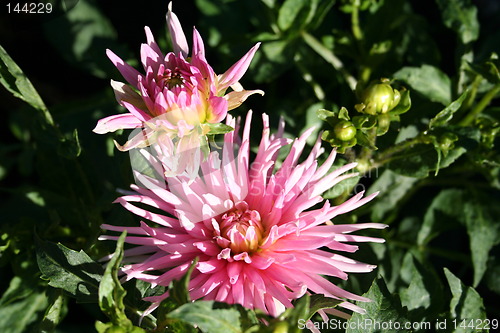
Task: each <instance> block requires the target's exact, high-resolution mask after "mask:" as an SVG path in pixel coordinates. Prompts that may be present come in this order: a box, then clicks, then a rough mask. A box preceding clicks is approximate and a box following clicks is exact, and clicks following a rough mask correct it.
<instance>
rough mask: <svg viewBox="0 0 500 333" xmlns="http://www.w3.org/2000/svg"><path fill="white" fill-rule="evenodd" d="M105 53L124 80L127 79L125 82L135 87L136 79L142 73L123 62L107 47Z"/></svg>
mask: <svg viewBox="0 0 500 333" xmlns="http://www.w3.org/2000/svg"><path fill="white" fill-rule="evenodd" d="M106 55H107V56H108V58H109V60H111V62H112V63H113V65H115V67H116V68H117V69H118V71H120V73H121V74H122V75H123V77H124V78H125V80H127V82H128V83H130V84H131V85H133V86H134V87H137V80H138V78H139V77H141V76H142V75H141V74H140V73H139V72H138V71H137V70H136V69H135V68H134V67H132V66H130V65H129V64H127V63H126V62H124V61H123V60H122V59H121V58H120V57H119V56H117V55H116V54H115V53H114V52H113V51H111V50H109V49H107V50H106Z"/></svg>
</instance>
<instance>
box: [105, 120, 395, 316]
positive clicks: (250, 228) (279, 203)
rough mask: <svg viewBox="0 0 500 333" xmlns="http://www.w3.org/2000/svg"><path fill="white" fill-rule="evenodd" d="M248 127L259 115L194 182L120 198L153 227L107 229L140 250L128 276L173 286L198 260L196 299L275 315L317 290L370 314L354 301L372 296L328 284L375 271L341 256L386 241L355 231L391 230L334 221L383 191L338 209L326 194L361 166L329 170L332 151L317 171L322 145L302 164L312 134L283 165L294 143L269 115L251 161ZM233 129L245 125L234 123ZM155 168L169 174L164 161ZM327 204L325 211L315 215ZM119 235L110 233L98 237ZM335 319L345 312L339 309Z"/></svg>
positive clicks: (173, 181) (175, 181) (132, 253)
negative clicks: (283, 152) (274, 129)
mask: <svg viewBox="0 0 500 333" xmlns="http://www.w3.org/2000/svg"><path fill="white" fill-rule="evenodd" d="M250 123H251V112H249V114H248V116H247V119H246V122H245V125H244V129H243V135H242V138H241V139H240V138H239V137H238V136H237V134H236V133H235V132H230V133H227V134H225V137H224V144H223V147H222V157H220V156H219V153H218V152H216V151H212V152H211V153H210V154H209V156H208V158H207V159H206V160H205V161H203V162H202V163H201V172H200V175H198V176H197V177H195V178H194V179H189V181H188V179H187V178H185V177H183V176H177V177H170V178H168V186H167V187H166V188H165V187H163V188H162V186H163V183H162V182H159V181H157V180H156V179H154V178H150V177H149V176H146V175H142V179H143V180H144V181H145V182H147V183H148V184H150V185H149V186H148V187H149V188H144V187H139V186H136V185H132V189H133V190H134V192H131V193H130V194H128V195H125V196H123V197H120V198H118V199H117V200H116V202H118V203H120V204H121V205H123V206H124V207H125V208H126V209H128V210H129V211H131V212H132V213H134V214H136V215H138V216H140V217H142V218H144V219H145V220H149V222H144V221H142V222H141V225H140V226H139V227H119V226H111V225H106V224H105V225H102V228H103V229H105V230H109V231H118V232H120V231H123V230H127V231H128V234H129V236H127V238H126V242H127V243H129V244H135V245H138V246H137V247H133V248H130V249H128V250H126V251H125V257H126V262H127V263H128V264H127V265H125V266H124V267H123V272H124V273H125V274H126V278H127V279H132V278H136V279H140V280H144V281H147V282H150V283H151V284H153V285H162V286H168V285H169V283H170V282H171V281H172V280H174V279H179V278H181V277H182V276H183V275H184V274H186V272H187V270H188V268H189V267H190V265H191V263H192V262H193V260H194V259H195V258H198V263H197V264H196V267H195V269H194V271H193V273H192V275H191V280H190V282H189V293H190V296H191V298H192V299H193V300H196V299H200V298H204V299H205V300H216V301H221V302H226V303H230V304H232V303H239V304H242V305H243V306H245V307H247V308H251V309H260V310H262V311H264V312H265V313H268V314H271V315H273V316H277V315H279V314H280V313H281V312H282V311H283V310H284V309H285V308H287V307H291V306H292V303H291V301H292V300H294V299H296V298H298V297H300V296H302V295H303V294H304V293H306V292H309V293H317V294H324V295H325V296H327V297H332V298H335V299H340V300H342V303H340V306H341V307H343V308H345V309H349V310H352V311H357V312H362V309H361V308H360V307H358V306H356V305H354V304H352V303H350V302H349V300H356V301H368V299H366V298H364V297H361V296H357V295H354V294H352V293H350V292H348V291H345V290H343V289H341V288H340V287H338V286H336V285H335V284H334V283H332V282H330V280H329V279H328V278H327V277H335V278H340V279H344V280H345V279H347V278H348V273H351V272H356V273H358V272H369V271H371V270H373V269H374V267H375V266H373V265H368V264H364V263H361V262H358V261H355V260H352V259H349V258H348V257H345V256H344V255H342V254H341V253H342V252H348V253H352V252H355V251H356V250H357V249H358V247H357V246H356V245H352V244H349V243H352V242H378V243H381V242H384V240H383V239H380V238H372V237H366V236H358V235H353V234H351V233H352V232H354V231H357V230H361V229H367V228H375V229H382V228H385V227H386V225H384V224H378V223H363V224H347V225H336V224H334V223H331V220H332V219H334V218H335V217H336V216H337V215H339V214H344V213H346V212H349V211H351V210H353V209H355V208H357V207H359V206H361V205H363V204H365V203H366V202H368V201H370V200H371V199H372V198H373V197H374V196H375V195H376V194H372V195H369V196H367V197H364V198H363V193H358V194H356V195H354V196H353V197H351V198H350V199H349V200H347V201H346V202H344V203H343V204H341V205H338V206H331V205H330V203H329V202H328V201H324V200H323V198H322V197H321V194H322V193H323V192H324V191H326V190H328V189H330V188H331V187H333V186H335V185H336V184H338V183H339V182H340V181H342V180H344V179H346V178H349V177H351V176H353V173H350V174H345V172H346V171H348V170H350V169H352V168H353V167H354V166H355V163H351V164H347V165H345V166H343V167H340V168H338V169H336V170H334V171H331V170H330V168H331V167H332V164H333V162H334V159H335V155H336V153H335V151H332V152H331V153H330V155H329V157H328V158H327V159H326V161H325V162H324V163H323V164H322V165H321V166H318V162H317V158H318V156H319V155H320V154H321V153H322V152H323V149H322V148H321V141H320V140H319V139H318V141H317V142H316V144H315V145H314V147H313V149H312V151H311V153H310V154H309V156H308V157H307V158H306V159H305V160H304V161H303V162H301V163H299V158H300V156H301V153H302V151H303V148H304V146H305V143H306V139H307V137H308V136H309V135H310V133H311V131H307V132H305V133H304V134H303V135H302V136H301V137H300V138H298V139H296V140H295V141H293V144H292V146H291V150H290V153H289V154H288V156H287V157H286V159H285V160H284V161H283V163H282V164H281V166H280V167H278V166H277V155H278V152H279V150H280V149H281V148H282V147H284V146H286V145H289V144H291V143H292V140H290V139H286V138H283V137H282V136H281V135H282V133H283V125H282V124H281V125H280V129H279V130H278V133H277V134H273V135H270V129H269V118H268V116H267V115H263V123H264V130H263V133H262V139H261V142H260V146H259V149H258V151H257V154H256V156H255V158H254V159H253V162H250V141H249V135H250ZM227 124H228V125H230V126H233V127H235V125H237V124H236V121H235V119H234V118H232V117H230V116H228V119H227ZM311 130H312V129H311ZM240 142H241V146H239V148H238V149H236V150H235V149H234V147H236V145H237V144H239V143H240ZM235 152H236V154H235ZM150 162H151V163H152V165H153V167H154V168H155V169H156V170H157V171H158V174H160V175H161V174H162V170H163V166H162V164H161V162H160V161H156V160H154V159H150ZM139 178H140V177H139ZM151 184H157V185H158V186H157V187H154V186H151ZM323 201H324V203H323V204H322V206H321V208H315V209H312V207H313V206H315V205H317V204H318V203H320V202H323ZM146 206H150V207H151V209H150V210H147V209H145V207H146ZM117 238H118V237H116V236H109V235H104V236H101V238H100V239H102V240H116V239H117ZM328 249H329V250H328ZM166 297H168V292H167V293H165V294H163V295H161V296H157V297H150V298H147V299H146V300H148V301H151V302H153V305H152V307H151V310H152V309H154V308H155V307H156V306H157V305H158V304H159V303H160V302H161V301H162V300H163V299H165V298H166ZM327 312H329V313H332V314H337V315H342V314H343V313H342V312H340V311H338V310H335V309H330V310H327Z"/></svg>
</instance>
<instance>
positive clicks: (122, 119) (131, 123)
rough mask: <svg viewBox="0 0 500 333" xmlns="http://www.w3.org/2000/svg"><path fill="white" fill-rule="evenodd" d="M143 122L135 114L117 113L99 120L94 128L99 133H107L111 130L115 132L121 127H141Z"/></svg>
mask: <svg viewBox="0 0 500 333" xmlns="http://www.w3.org/2000/svg"><path fill="white" fill-rule="evenodd" d="M142 124H143V122H142V121H141V120H140V119H137V117H136V116H135V115H133V114H130V113H126V114H116V115H113V116H109V117H106V118H103V119H100V120H99V121H98V122H97V125H96V127H95V128H94V129H93V130H92V131H93V132H94V133H97V134H105V133H109V132H115V131H117V130H119V129H130V128H137V127H141V126H142Z"/></svg>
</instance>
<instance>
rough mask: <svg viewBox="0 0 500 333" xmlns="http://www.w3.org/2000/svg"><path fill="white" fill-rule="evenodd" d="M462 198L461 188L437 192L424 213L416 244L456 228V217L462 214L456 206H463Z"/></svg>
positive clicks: (425, 243)
mask: <svg viewBox="0 0 500 333" xmlns="http://www.w3.org/2000/svg"><path fill="white" fill-rule="evenodd" d="M464 199H465V198H464V193H463V191H462V190H457V189H445V190H442V191H441V192H439V194H438V195H437V196H436V197H435V198H434V199H433V200H432V203H431V205H430V206H429V208H428V209H427V211H426V213H425V215H424V222H423V223H422V227H421V228H420V231H419V233H418V236H417V244H418V245H420V246H425V245H427V244H428V243H429V242H430V241H431V240H432V239H433V238H434V237H436V236H437V235H439V234H440V233H442V232H444V231H446V230H448V229H451V228H456V227H457V224H456V221H457V218H460V216H461V215H462V211H461V210H460V209H457V207H463V205H464Z"/></svg>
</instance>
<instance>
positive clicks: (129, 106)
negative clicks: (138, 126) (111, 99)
mask: <svg viewBox="0 0 500 333" xmlns="http://www.w3.org/2000/svg"><path fill="white" fill-rule="evenodd" d="M122 105H123V106H124V107H125V108H126V109H127V110H129V111H130V113H131V114H133V115H134V116H135V117H136V118H137V119H139V120H141V121H143V122H146V121H148V120H150V119H151V116H150V115H148V114H147V113H146V112H144V111H142V110H141V109H139V108H138V107H136V106H135V105H133V104H130V103H129V102H127V101H124V100H122Z"/></svg>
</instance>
